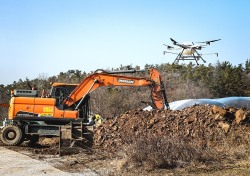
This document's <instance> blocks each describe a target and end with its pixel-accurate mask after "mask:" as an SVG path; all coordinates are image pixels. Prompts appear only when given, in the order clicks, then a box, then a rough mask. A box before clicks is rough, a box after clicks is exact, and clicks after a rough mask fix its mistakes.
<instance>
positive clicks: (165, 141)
mask: <svg viewBox="0 0 250 176" xmlns="http://www.w3.org/2000/svg"><path fill="white" fill-rule="evenodd" d="M124 151H125V153H126V154H125V157H126V160H127V163H125V162H124V165H127V167H131V168H133V167H143V168H144V169H146V170H153V169H156V168H160V169H169V168H176V167H184V166H186V165H190V164H192V163H208V162H214V161H216V160H217V159H216V153H215V152H212V151H209V149H208V148H200V147H198V146H194V145H193V142H192V141H188V140H185V139H184V138H180V137H175V138H174V137H171V138H162V137H154V136H151V137H148V136H147V137H143V138H140V139H138V140H136V142H135V143H133V144H130V145H128V146H126V147H125V148H124Z"/></svg>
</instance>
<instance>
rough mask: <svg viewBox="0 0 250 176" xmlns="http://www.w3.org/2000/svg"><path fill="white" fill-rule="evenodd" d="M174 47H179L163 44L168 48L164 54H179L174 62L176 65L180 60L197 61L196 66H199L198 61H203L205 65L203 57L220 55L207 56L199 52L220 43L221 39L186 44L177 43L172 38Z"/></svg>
mask: <svg viewBox="0 0 250 176" xmlns="http://www.w3.org/2000/svg"><path fill="white" fill-rule="evenodd" d="M170 40H171V42H172V43H173V45H175V46H177V47H174V46H170V45H166V44H163V45H164V46H166V47H167V50H168V51H163V54H164V55H165V54H166V53H170V54H177V57H176V59H175V60H174V63H178V62H179V61H180V60H183V61H184V60H195V62H196V64H197V65H199V63H198V61H199V60H200V59H201V60H202V61H203V62H204V63H206V61H205V60H204V59H203V58H202V56H203V55H216V56H217V57H218V53H207V54H200V53H198V51H197V50H202V48H205V47H206V46H208V45H210V44H211V43H213V42H216V41H219V40H221V39H217V40H209V41H204V42H195V43H194V42H189V43H187V42H185V43H179V42H177V41H175V40H174V39H172V38H170ZM170 50H181V51H180V52H179V53H176V52H171V51H170Z"/></svg>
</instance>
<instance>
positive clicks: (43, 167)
mask: <svg viewBox="0 0 250 176" xmlns="http://www.w3.org/2000/svg"><path fill="white" fill-rule="evenodd" d="M0 163H1V164H0V175H1V176H5V175H6V176H16V175H18V176H27V175H29V176H33V175H34V176H45V175H46V176H50V175H51V176H52V175H53V176H57V175H58V176H96V175H97V174H96V173H94V172H92V171H90V170H86V171H84V173H68V172H64V171H61V170H59V169H56V168H55V167H53V166H51V165H49V164H48V163H46V162H44V161H39V160H36V159H32V158H30V157H28V156H26V155H24V154H21V153H18V152H15V151H12V150H9V149H6V148H4V147H0Z"/></svg>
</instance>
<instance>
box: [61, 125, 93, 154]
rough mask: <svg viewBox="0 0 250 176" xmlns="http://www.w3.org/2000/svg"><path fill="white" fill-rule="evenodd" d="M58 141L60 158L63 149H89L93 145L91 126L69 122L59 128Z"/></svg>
mask: <svg viewBox="0 0 250 176" xmlns="http://www.w3.org/2000/svg"><path fill="white" fill-rule="evenodd" d="M59 139H60V140H59V155H60V156H61V154H62V153H61V149H63V148H73V147H75V146H78V147H81V148H90V147H91V146H92V144H93V126H91V125H89V124H86V123H83V122H71V123H70V124H68V125H65V126H61V127H60V134H59Z"/></svg>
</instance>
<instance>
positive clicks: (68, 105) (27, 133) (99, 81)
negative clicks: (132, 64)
mask: <svg viewBox="0 0 250 176" xmlns="http://www.w3.org/2000/svg"><path fill="white" fill-rule="evenodd" d="M135 72H138V71H137V70H126V71H113V72H107V71H103V70H97V71H96V72H94V73H93V74H91V75H89V76H88V77H86V78H85V79H84V80H83V81H82V82H81V83H80V84H65V83H54V84H53V86H52V89H51V92H50V94H49V95H47V96H45V95H42V97H38V93H37V90H14V94H13V97H12V98H11V100H10V104H9V110H8V117H7V118H6V119H5V121H3V124H4V125H3V127H2V130H1V140H2V141H3V143H4V144H5V145H9V146H12V145H19V144H21V143H22V142H23V141H24V140H31V141H36V140H37V139H38V137H39V136H47V137H51V136H60V138H70V139H73V140H74V139H75V140H83V139H84V138H85V137H84V134H88V133H89V129H90V125H89V123H88V117H89V101H90V93H91V92H92V91H94V90H95V89H97V88H98V87H102V86H148V87H149V88H150V89H151V99H152V107H153V108H154V109H164V108H168V102H167V97H166V93H165V88H164V84H163V81H162V78H161V75H160V73H159V72H158V71H157V70H155V69H153V68H151V69H150V70H149V73H150V76H149V78H145V77H133V76H125V75H121V74H125V73H135ZM69 126H70V128H69ZM65 129H69V130H65ZM68 131H70V132H68ZM34 139H36V140H34Z"/></svg>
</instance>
